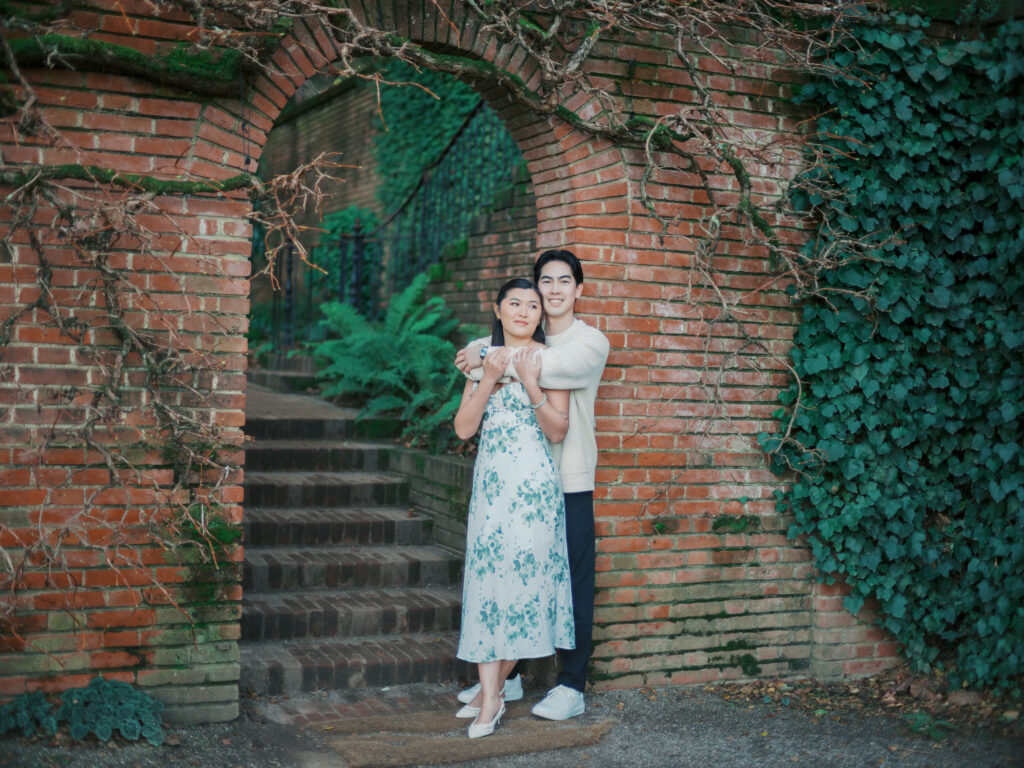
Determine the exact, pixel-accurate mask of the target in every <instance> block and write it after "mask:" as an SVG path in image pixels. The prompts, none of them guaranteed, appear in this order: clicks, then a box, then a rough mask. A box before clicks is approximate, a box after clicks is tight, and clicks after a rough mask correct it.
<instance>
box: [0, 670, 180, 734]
mask: <svg viewBox="0 0 1024 768" xmlns="http://www.w3.org/2000/svg"><path fill="white" fill-rule="evenodd" d="M60 700H61V707H60V709H59V710H58V711H57V713H56V715H54V712H53V705H52V704H51V703H50V702H49V701H48V700H47V699H46V697H45V696H44V695H43V694H42V692H41V691H33V692H32V693H22V694H19V695H18V696H16V697H15V698H14V700H13V701H11V702H10V703H9V704H5V705H3V706H2V707H0V734H4V733H7V732H8V731H11V730H14V729H15V728H17V729H19V730H20V731H21V734H22V735H23V736H25V737H26V738H27V737H29V736H32V735H33V734H35V732H36V731H37V730H39V729H42V730H43V732H45V733H48V734H51V735H52V734H55V733H56V732H57V725H58V723H67V724H68V731H69V733H70V735H71V738H73V739H75V740H76V741H81V740H82V739H84V738H86V737H87V736H88V735H89V734H90V733H94V734H96V737H97V738H98V739H99V740H100V741H109V740H110V739H111V738H112V737H113V735H114V733H115V732H116V733H119V734H120V735H121V736H122V737H123V738H125V739H128V740H129V741H137V740H138V739H139V738H140V737H141V738H144V739H146V741H148V742H149V743H150V744H152V745H153V746H155V747H158V746H160V745H161V744H162V743H163V741H164V731H163V727H162V722H161V715H160V713H161V712H162V711H163V708H164V705H163V702H160V701H157V700H156V699H154V698H153V697H152V696H149V695H148V694H146V693H143V692H142V691H140V690H138V689H136V688H135V687H133V686H131V685H128V684H127V683H120V682H116V681H113V680H105V679H104V678H103V676H102V675H100V676H98V677H95V678H93V679H92V680H91V681H89V685H88V686H86V687H84V688H72V689H70V690H67V691H65V692H64V693H62V694H61V697H60Z"/></svg>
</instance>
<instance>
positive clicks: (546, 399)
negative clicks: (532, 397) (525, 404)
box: [530, 392, 548, 411]
mask: <svg viewBox="0 0 1024 768" xmlns="http://www.w3.org/2000/svg"><path fill="white" fill-rule="evenodd" d="M547 401H548V393H547V392H545V393H544V397H542V398H541V399H540V402H539V403H537V404H536V405H534V404H533V403H530V407H531V408H533V410H535V411H536V410H537V409H538V408H540V407H541V406H542V405H544V403H546V402H547Z"/></svg>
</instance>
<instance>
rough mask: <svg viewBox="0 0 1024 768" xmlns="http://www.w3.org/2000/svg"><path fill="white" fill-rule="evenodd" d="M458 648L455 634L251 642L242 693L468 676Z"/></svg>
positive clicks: (271, 693) (245, 651) (246, 651)
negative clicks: (457, 656) (456, 656)
mask: <svg viewBox="0 0 1024 768" xmlns="http://www.w3.org/2000/svg"><path fill="white" fill-rule="evenodd" d="M457 646H458V634H457V633H455V632H447V633H444V634H438V633H432V634H429V635H399V636H392V637H365V638H355V639H351V640H297V641H292V642H276V643H273V642H270V643H250V644H247V645H243V646H242V649H241V650H242V662H241V678H240V680H239V690H240V691H241V692H242V693H255V694H262V695H269V696H276V695H280V694H285V693H298V692H300V691H323V690H337V689H342V690H346V689H351V688H362V687H365V686H374V687H382V686H387V685H403V684H406V683H441V682H446V681H450V680H457V679H459V678H460V677H470V672H471V670H470V665H469V664H467V663H466V662H464V661H459V660H458V659H456V658H455V649H456V647H457Z"/></svg>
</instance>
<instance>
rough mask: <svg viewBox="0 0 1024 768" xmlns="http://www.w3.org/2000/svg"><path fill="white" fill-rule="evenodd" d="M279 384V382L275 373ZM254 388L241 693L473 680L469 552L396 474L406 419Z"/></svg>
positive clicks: (249, 413) (250, 407)
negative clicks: (464, 626) (464, 630)
mask: <svg viewBox="0 0 1024 768" xmlns="http://www.w3.org/2000/svg"><path fill="white" fill-rule="evenodd" d="M264 380H267V379H264ZM355 416H356V412H355V411H354V410H351V409H343V408H337V407H335V406H333V405H330V404H329V403H326V402H324V401H323V400H320V399H318V398H316V397H311V396H304V395H294V394H283V393H277V392H273V391H271V390H269V389H266V388H265V387H262V386H259V385H257V384H254V383H252V380H250V384H249V390H248V403H247V407H246V427H245V432H246V435H247V436H248V437H249V438H250V440H251V442H249V443H247V448H246V471H245V542H246V551H245V572H244V581H243V588H244V598H243V611H242V673H241V681H240V686H241V689H242V691H243V693H257V694H282V693H290V692H298V691H314V690H330V689H350V688H357V687H361V686H386V685H392V684H400V683H410V682H439V681H443V680H452V679H457V678H458V677H459V676H466V675H467V674H468V672H469V670H468V667H467V665H465V664H464V663H462V662H459V661H457V660H456V659H455V646H456V643H457V638H458V627H459V616H460V593H459V591H458V588H457V585H458V581H459V571H460V568H461V561H460V560H459V558H458V557H456V556H455V555H453V554H451V553H448V552H446V551H444V550H442V549H441V548H440V547H438V546H436V545H434V543H433V537H432V519H431V518H430V517H428V516H427V515H424V514H422V513H421V512H419V511H417V510H415V509H410V507H409V504H408V502H409V481H408V479H406V478H404V477H403V476H401V475H399V474H396V473H394V472H389V471H388V470H389V464H390V463H391V450H393V448H394V446H393V445H391V446H389V444H388V443H387V442H386V438H387V437H389V436H393V435H394V434H395V431H396V427H397V424H395V423H393V422H391V421H388V420H364V421H361V422H358V423H357V422H356V419H355Z"/></svg>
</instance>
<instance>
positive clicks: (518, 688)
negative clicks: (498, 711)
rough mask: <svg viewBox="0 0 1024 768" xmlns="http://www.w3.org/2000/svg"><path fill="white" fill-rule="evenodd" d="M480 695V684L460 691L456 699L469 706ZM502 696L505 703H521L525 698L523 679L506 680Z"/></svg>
mask: <svg viewBox="0 0 1024 768" xmlns="http://www.w3.org/2000/svg"><path fill="white" fill-rule="evenodd" d="M478 693H480V683H477V684H476V685H473V686H470V687H469V688H467V689H466V690H464V691H460V692H459V695H458V696H456V698H457V699H458V700H459V701H461V702H462V703H463V704H469V702H471V701H472V700H473V699H475V698H476V695H477V694H478ZM502 695H503V696H504V697H505V701H519V700H520V699H521V698H523V678H521V677H520V676H519V675H516V676H515V677H510V678H509V679H508V680H506V681H505V687H504V688H502Z"/></svg>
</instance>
